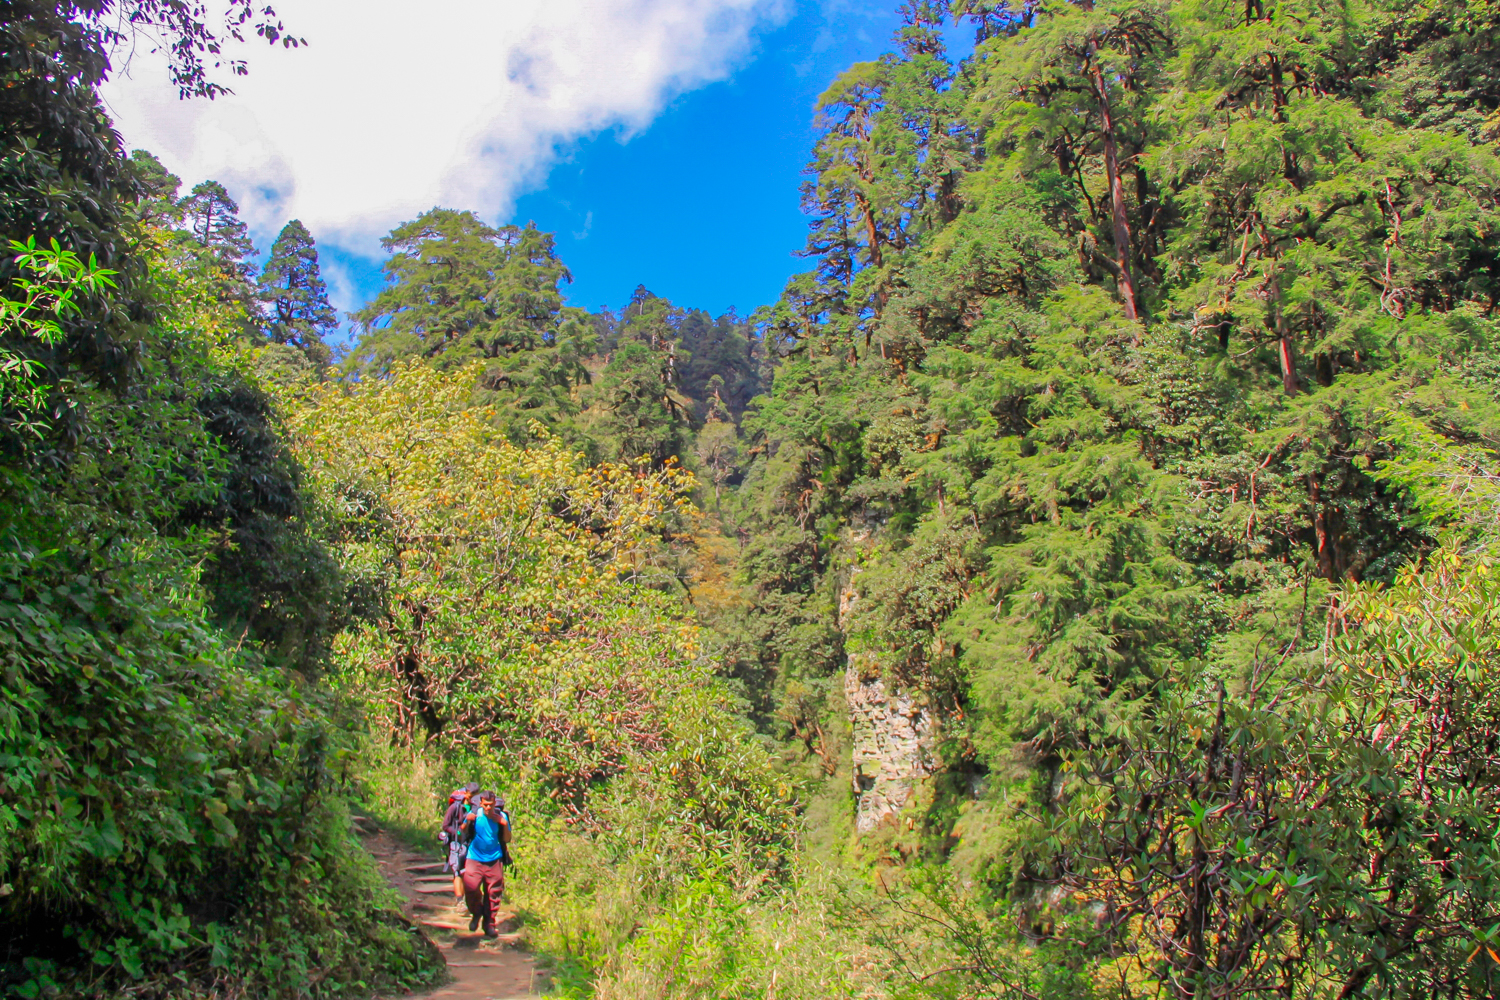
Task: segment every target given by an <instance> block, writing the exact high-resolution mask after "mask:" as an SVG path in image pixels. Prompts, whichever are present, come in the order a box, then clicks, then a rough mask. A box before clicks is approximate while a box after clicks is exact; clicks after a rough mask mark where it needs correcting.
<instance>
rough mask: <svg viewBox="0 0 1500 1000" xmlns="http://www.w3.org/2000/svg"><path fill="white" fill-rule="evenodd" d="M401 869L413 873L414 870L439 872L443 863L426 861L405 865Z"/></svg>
mask: <svg viewBox="0 0 1500 1000" xmlns="http://www.w3.org/2000/svg"><path fill="white" fill-rule="evenodd" d="M401 870H402V871H404V872H412V873H413V874H415V873H416V872H440V871H442V870H443V863H442V862H441V861H427V862H424V863H422V864H420V865H407V866H406V867H405V868H403V869H401Z"/></svg>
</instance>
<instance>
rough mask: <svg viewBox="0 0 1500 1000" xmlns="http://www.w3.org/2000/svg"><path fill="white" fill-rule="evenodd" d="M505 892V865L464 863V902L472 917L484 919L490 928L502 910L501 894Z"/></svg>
mask: <svg viewBox="0 0 1500 1000" xmlns="http://www.w3.org/2000/svg"><path fill="white" fill-rule="evenodd" d="M504 891H505V863H504V862H503V861H500V860H498V859H497V860H495V861H475V860H474V859H473V858H469V859H468V860H466V861H465V862H464V902H465V903H467V904H468V905H469V913H470V914H471V915H472V916H476V917H482V918H483V919H484V925H485V926H486V927H489V926H490V925H491V924H493V923H494V922H495V911H497V910H499V909H500V894H501V893H503V892H504Z"/></svg>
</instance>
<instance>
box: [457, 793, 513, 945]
mask: <svg viewBox="0 0 1500 1000" xmlns="http://www.w3.org/2000/svg"><path fill="white" fill-rule="evenodd" d="M471 831H472V832H471ZM463 832H464V833H465V834H467V835H470V839H469V857H468V860H466V861H465V862H464V902H466V903H467V904H468V905H469V914H470V916H469V930H471V931H472V930H473V929H474V928H475V927H478V926H479V922H480V921H481V920H482V921H484V935H485V937H498V936H499V933H500V932H499V931H498V930H496V928H495V911H496V910H498V909H499V908H500V896H501V894H502V893H503V892H505V845H506V844H508V843H510V817H509V816H507V815H506V814H505V810H504V809H503V808H502V807H501V806H500V804H499V803H498V802H497V801H496V799H495V793H494V792H480V793H479V807H478V808H476V809H475V810H474V811H473V812H471V813H469V815H468V816H465V817H464V822H463Z"/></svg>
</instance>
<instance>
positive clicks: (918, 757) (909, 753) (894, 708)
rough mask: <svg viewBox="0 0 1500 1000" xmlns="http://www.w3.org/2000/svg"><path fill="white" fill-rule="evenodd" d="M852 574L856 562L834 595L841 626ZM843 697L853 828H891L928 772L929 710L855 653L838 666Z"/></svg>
mask: <svg viewBox="0 0 1500 1000" xmlns="http://www.w3.org/2000/svg"><path fill="white" fill-rule="evenodd" d="M855 541H856V544H857V543H858V542H860V541H863V539H862V538H856V539H855ZM858 573H859V567H858V566H857V565H856V566H852V567H851V568H850V573H849V580H848V582H847V583H846V584H845V586H844V589H843V591H842V592H841V593H840V594H839V626H840V627H841V628H845V627H846V626H847V623H848V621H849V616H850V612H851V611H852V610H853V608H854V604H855V602H856V601H857V600H858V599H859V592H858V591H857V590H855V588H854V578H855V577H856V576H857V575H858ZM844 698H845V700H846V701H847V702H848V705H849V721H850V724H851V725H852V727H853V744H854V746H853V764H854V791H855V794H856V795H857V796H858V805H857V807H856V815H855V830H856V831H857V832H859V833H869V832H870V831H872V830H875V829H876V828H878V827H880V826H881V825H882V824H890V825H891V826H895V825H896V824H897V822H898V821H899V816H900V813H901V811H902V810H903V809H904V808H906V805H907V803H908V802H910V801H911V798H912V796H913V795H914V794H915V793H916V790H917V785H918V783H919V782H920V781H921V780H922V779H923V778H926V777H928V776H929V775H931V774H932V773H933V770H934V764H935V762H934V760H933V755H932V743H933V718H932V714H931V712H930V710H929V709H928V708H927V707H926V706H924V705H918V704H916V703H915V702H914V701H913V700H912V698H911V697H910V696H909V695H906V694H902V693H901V692H892V691H887V690H886V684H885V681H884V680H882V679H881V677H880V674H879V670H878V667H876V665H875V664H874V663H872V662H870V659H869V658H868V657H867V656H865V655H862V654H860V653H851V654H850V656H849V662H848V666H847V667H846V668H845V669H844Z"/></svg>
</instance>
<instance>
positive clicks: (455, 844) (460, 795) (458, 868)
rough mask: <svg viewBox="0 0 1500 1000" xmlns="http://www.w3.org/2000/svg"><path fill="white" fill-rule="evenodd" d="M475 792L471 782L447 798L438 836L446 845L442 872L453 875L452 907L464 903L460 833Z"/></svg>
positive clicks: (464, 846) (463, 849) (461, 839)
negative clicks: (446, 850)
mask: <svg viewBox="0 0 1500 1000" xmlns="http://www.w3.org/2000/svg"><path fill="white" fill-rule="evenodd" d="M477 791H479V783H478V782H475V781H471V782H469V783H468V784H467V785H465V786H463V787H462V788H458V789H455V790H454V791H453V793H452V794H451V795H449V796H448V811H447V812H445V813H443V828H442V832H441V833H439V834H438V840H439V841H441V842H442V843H444V844H447V845H448V860H447V861H446V862H445V863H444V864H443V871H444V872H448V873H451V874H452V875H453V905H454V906H457V905H459V904H460V903H462V902H463V901H464V879H463V874H464V854H465V851H466V847H467V845H466V844H465V843H464V841H463V837H461V836H460V833H461V832H462V829H463V822H464V817H465V816H467V815H468V814H469V812H470V810H471V809H472V808H473V799H474V793H475V792H477Z"/></svg>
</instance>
